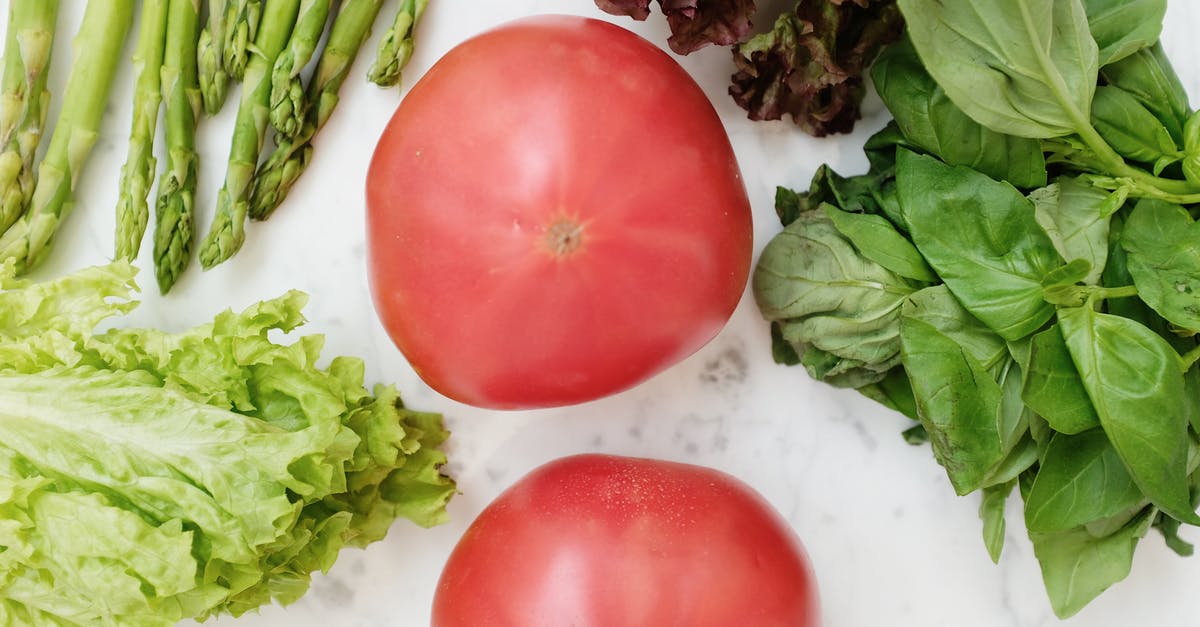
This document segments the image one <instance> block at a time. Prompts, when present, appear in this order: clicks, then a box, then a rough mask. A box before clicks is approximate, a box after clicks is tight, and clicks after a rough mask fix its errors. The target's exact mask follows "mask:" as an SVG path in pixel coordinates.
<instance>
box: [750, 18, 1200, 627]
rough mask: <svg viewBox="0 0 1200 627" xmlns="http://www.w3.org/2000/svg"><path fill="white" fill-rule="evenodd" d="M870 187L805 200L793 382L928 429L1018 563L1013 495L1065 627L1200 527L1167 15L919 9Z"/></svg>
mask: <svg viewBox="0 0 1200 627" xmlns="http://www.w3.org/2000/svg"><path fill="white" fill-rule="evenodd" d="M899 4H900V7H901V9H902V11H903V13H904V16H905V19H906V21H907V28H908V36H907V37H906V38H905V39H903V40H902V41H900V42H898V43H896V44H894V45H892V46H891V47H889V48H888V49H887V50H886V51H884V53H883V54H882V55H881V57H880V58H879V60H878V61H877V62H876V63H875V65H874V66H873V68H872V79H873V81H874V83H875V87H876V89H877V91H878V92H879V94H880V96H881V97H882V99H883V101H884V103H885V104H886V105H887V107H888V110H889V111H890V112H891V113H892V115H893V117H894V121H893V122H892V123H891V124H889V126H888V127H887V128H885V129H884V130H883V131H881V132H880V133H878V134H876V135H875V136H874V137H872V138H871V139H870V140H869V141H868V142H867V145H866V150H867V155H868V157H869V160H870V162H871V167H870V170H869V171H868V172H867V173H866V174H863V175H858V176H852V177H842V176H839V175H837V174H836V173H834V172H833V171H832V170H830V169H828V168H822V169H821V170H820V171H818V173H817V175H816V176H815V177H814V180H813V182H812V185H811V186H810V189H809V190H808V191H806V192H803V193H794V192H791V191H789V190H786V189H780V191H779V193H778V194H777V210H778V212H779V215H780V217H781V219H782V220H783V222H784V224H785V228H784V229H783V231H782V232H781V233H780V234H779V235H778V236H776V237H775V238H774V239H773V240H772V241H771V242H770V243H769V244H768V245H767V246H766V248H765V249H764V251H763V253H762V256H761V258H760V260H759V262H758V266H757V268H756V270H755V274H754V278H753V290H754V294H755V297H756V300H757V302H758V305H759V307H760V309H761V311H762V313H763V315H764V317H765V318H767V319H768V320H769V321H770V322H771V328H772V336H773V338H774V349H775V350H774V352H775V356H776V359H777V360H778V361H781V362H784V363H792V364H801V365H803V366H804V367H805V368H806V369H807V371H808V372H809V373H810V374H811V375H812V376H813V377H815V378H817V379H820V380H823V381H827V382H829V383H831V384H833V385H836V386H840V387H849V388H854V389H857V390H859V391H861V392H862V393H864V394H866V395H868V396H870V397H871V398H874V399H876V400H878V401H880V402H881V403H884V404H885V405H887V406H888V407H891V408H893V409H896V410H898V411H901V412H903V413H905V414H907V415H909V416H910V417H912V418H913V419H914V420H915V421H917V422H916V425H915V426H914V427H913V428H912V429H910V430H909V431H907V432H906V437H907V438H908V439H909V440H910V441H925V440H927V441H928V442H929V443H930V445H931V448H932V451H933V454H934V456H935V458H936V459H937V461H938V463H940V464H941V465H942V466H943V467H944V468H945V470H946V473H947V476H948V478H949V480H950V483H951V485H952V486H953V488H954V489H955V491H956V492H957V493H959V494H968V493H974V492H979V493H981V495H982V504H981V509H980V515H981V518H982V519H983V523H984V540H985V545H986V547H987V550H988V552H989V554H990V555H991V557H992V559H993V560H998V559H999V555H1000V551H1001V548H1002V544H1003V537H1004V515H1005V511H1004V505H1005V502H1006V499H1007V497H1008V495H1009V494H1011V493H1012V491H1013V490H1017V491H1019V493H1020V494H1021V496H1022V498H1023V501H1024V504H1025V511H1024V513H1025V516H1024V518H1025V525H1026V528H1027V530H1028V532H1029V536H1030V538H1031V540H1032V542H1033V546H1034V551H1035V553H1036V555H1037V558H1038V560H1039V562H1040V564H1041V569H1042V575H1043V579H1044V582H1045V585H1046V590H1047V592H1048V595H1049V598H1050V601H1051V604H1052V606H1053V608H1054V610H1055V612H1056V613H1057V614H1058V615H1059V616H1063V617H1065V616H1069V615H1071V614H1074V613H1075V612H1077V611H1079V610H1080V609H1081V608H1082V607H1084V606H1085V605H1086V604H1087V603H1088V602H1090V601H1091V600H1092V599H1093V598H1095V597H1096V596H1097V595H1099V594H1100V593H1101V592H1103V591H1104V590H1105V589H1106V588H1108V587H1109V586H1110V585H1112V584H1113V583H1115V582H1117V581H1119V580H1121V579H1123V578H1124V577H1125V576H1126V575H1127V574H1128V572H1129V569H1130V565H1131V562H1132V558H1133V551H1134V547H1135V546H1136V544H1137V541H1138V540H1139V539H1140V538H1142V537H1143V536H1144V535H1145V534H1146V533H1147V532H1148V531H1149V530H1150V529H1151V528H1157V529H1158V530H1159V531H1160V532H1161V533H1162V535H1163V537H1164V538H1165V540H1166V542H1167V544H1168V545H1169V546H1171V547H1172V548H1173V549H1175V550H1176V551H1177V552H1179V553H1181V554H1190V553H1191V551H1192V547H1191V546H1190V545H1188V544H1187V543H1186V542H1184V541H1183V540H1182V539H1180V538H1179V536H1178V530H1179V528H1180V526H1181V525H1182V524H1189V525H1200V516H1198V515H1197V514H1196V504H1197V497H1198V496H1200V471H1198V470H1197V467H1198V466H1200V368H1198V367H1196V366H1195V363H1196V361H1197V360H1198V359H1200V343H1198V342H1197V337H1198V335H1197V334H1198V333H1200V226H1197V225H1196V223H1195V220H1194V217H1193V212H1194V210H1195V208H1196V207H1197V206H1200V116H1198V115H1196V114H1194V113H1193V112H1192V111H1191V109H1190V107H1189V105H1188V98H1187V94H1186V93H1185V92H1184V90H1183V87H1182V85H1181V84H1180V81H1179V79H1178V77H1177V76H1176V75H1175V72H1174V70H1173V69H1172V68H1171V65H1170V62H1169V61H1168V59H1167V58H1166V56H1165V55H1164V53H1163V50H1162V47H1161V46H1160V45H1159V43H1158V37H1159V34H1160V31H1161V26H1162V20H1163V16H1164V14H1165V10H1166V6H1165V0H1132V1H1120V0H1085V1H1081V0H1006V1H1000V0H988V1H985V0H962V1H961V2H954V3H949V2H940V1H937V0H900V2H899Z"/></svg>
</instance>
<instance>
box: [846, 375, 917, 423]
mask: <svg viewBox="0 0 1200 627" xmlns="http://www.w3.org/2000/svg"><path fill="white" fill-rule="evenodd" d="M858 391H859V392H860V393H861V394H862V395H863V396H866V397H867V398H869V399H871V400H873V401H875V402H877V403H879V404H880V405H883V406H884V407H887V408H888V409H892V410H895V411H898V412H900V413H901V414H904V415H905V416H907V417H909V418H912V419H913V420H919V418H918V417H917V400H916V399H915V398H913V391H912V384H910V383H909V382H908V373H906V372H904V368H892V369H891V370H889V371H888V373H887V376H885V377H884V378H883V379H881V380H879V381H877V382H875V383H872V384H870V385H864V386H862V387H860V388H858Z"/></svg>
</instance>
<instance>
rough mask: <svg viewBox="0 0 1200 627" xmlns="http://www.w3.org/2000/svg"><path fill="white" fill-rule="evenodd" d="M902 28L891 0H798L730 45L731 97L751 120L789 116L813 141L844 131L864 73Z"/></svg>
mask: <svg viewBox="0 0 1200 627" xmlns="http://www.w3.org/2000/svg"><path fill="white" fill-rule="evenodd" d="M903 26H904V24H903V18H902V17H901V15H900V11H899V9H898V8H897V6H896V4H895V2H894V0H822V1H816V2H813V1H809V0H801V1H800V2H798V3H797V4H796V8H795V10H794V11H792V12H790V13H784V14H782V15H780V16H779V18H778V19H776V21H775V25H774V28H772V29H771V30H770V31H769V32H766V33H763V34H760V35H756V36H755V37H753V38H751V39H750V40H749V41H746V42H745V43H742V44H739V45H738V46H736V47H735V48H734V50H733V60H734V63H735V65H736V66H737V73H736V74H734V75H733V85H732V86H731V87H730V88H729V93H730V95H731V96H733V98H734V100H735V101H737V103H738V105H740V106H741V107H742V108H743V109H745V110H746V111H747V113H748V115H749V117H750V119H752V120H779V119H782V118H783V116H784V115H790V116H791V117H792V120H793V121H794V122H795V123H796V124H797V125H798V126H800V127H801V128H802V129H803V130H804V131H806V132H808V133H810V134H812V135H815V136H818V137H821V136H825V135H829V134H832V133H845V132H849V131H850V130H851V129H852V128H853V127H854V123H855V122H856V121H857V120H858V119H859V118H860V117H861V115H862V114H861V110H860V106H861V103H862V99H863V96H864V95H865V94H866V86H865V82H864V80H863V73H864V72H865V70H866V68H867V66H868V65H870V63H871V61H873V60H874V58H875V56H876V54H878V52H879V51H880V50H881V49H882V48H883V47H884V46H886V45H887V44H888V43H891V42H892V41H895V40H896V39H897V38H898V37H899V36H900V34H901V33H902V31H903Z"/></svg>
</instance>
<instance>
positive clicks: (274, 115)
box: [271, 0, 332, 137]
mask: <svg viewBox="0 0 1200 627" xmlns="http://www.w3.org/2000/svg"><path fill="white" fill-rule="evenodd" d="M331 4H332V0H303V1H302V2H301V4H300V17H299V19H298V20H296V29H295V30H293V31H292V38H291V39H290V40H289V41H288V45H287V48H285V49H284V51H283V53H282V54H280V55H279V58H278V59H276V60H275V68H274V70H273V71H272V73H271V125H272V126H274V127H275V130H276V131H278V132H279V133H280V134H281V135H283V136H284V137H292V136H294V135H295V134H296V133H297V132H299V131H300V127H301V126H302V125H303V124H304V113H305V110H306V109H307V108H308V107H307V103H306V100H305V97H304V87H303V85H301V83H300V71H301V70H303V69H304V66H306V65H308V61H309V59H311V58H312V55H313V52H315V51H316V49H317V42H319V41H320V40H321V34H322V33H324V32H325V22H326V21H327V20H328V18H329V8H330V5H331Z"/></svg>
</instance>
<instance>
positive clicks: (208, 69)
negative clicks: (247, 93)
mask: <svg viewBox="0 0 1200 627" xmlns="http://www.w3.org/2000/svg"><path fill="white" fill-rule="evenodd" d="M196 62H197V66H198V72H199V76H200V96H201V97H202V99H203V101H204V110H205V111H206V112H208V114H209V115H216V114H217V112H218V111H220V110H221V105H223V104H225V94H226V92H227V90H228V88H229V75H228V74H226V73H225V0H209V2H208V23H207V24H205V25H204V30H202V31H200V41H199V43H198V44H197V50H196Z"/></svg>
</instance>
